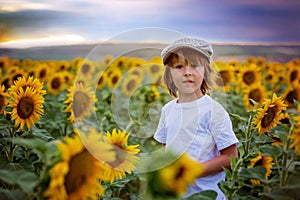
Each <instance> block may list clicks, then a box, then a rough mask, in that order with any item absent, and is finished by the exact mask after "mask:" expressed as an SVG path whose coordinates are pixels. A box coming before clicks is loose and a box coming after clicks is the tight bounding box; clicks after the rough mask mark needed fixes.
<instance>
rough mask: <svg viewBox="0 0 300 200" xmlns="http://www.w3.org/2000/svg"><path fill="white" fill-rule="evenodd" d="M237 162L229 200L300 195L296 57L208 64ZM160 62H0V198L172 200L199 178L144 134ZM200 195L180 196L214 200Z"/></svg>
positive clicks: (158, 88) (197, 169) (156, 110)
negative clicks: (226, 117)
mask: <svg viewBox="0 0 300 200" xmlns="http://www.w3.org/2000/svg"><path fill="white" fill-rule="evenodd" d="M213 65H214V67H215V69H216V70H217V71H218V73H219V75H220V79H219V81H218V82H217V86H216V88H215V89H214V90H213V91H211V92H210V94H209V95H211V96H212V97H213V98H215V99H216V100H217V101H219V102H220V103H221V104H222V105H223V106H224V108H225V109H226V110H227V111H228V112H229V113H230V117H231V120H232V122H233V129H234V131H235V134H236V136H237V137H238V139H239V141H240V144H239V146H238V150H239V156H238V158H237V159H232V160H231V169H224V170H225V173H226V180H225V181H222V182H220V183H219V187H220V189H221V190H222V191H223V192H224V194H225V195H226V197H227V199H229V200H231V199H299V198H300V181H299V180H300V159H299V158H300V104H299V102H300V59H298V58H295V59H292V60H289V61H287V62H273V61H267V60H266V59H265V58H263V57H252V56H249V57H248V58H246V59H244V60H242V61H237V60H231V61H226V62H225V61H215V62H214V63H213ZM163 70H164V67H163V65H162V61H161V59H160V57H157V56H153V57H151V58H150V59H141V58H138V57H127V56H120V57H113V56H111V55H107V56H105V57H104V58H103V59H101V60H96V61H95V60H91V59H85V58H81V57H77V58H75V59H73V60H31V59H10V58H8V57H1V58H0V74H1V78H0V146H1V149H0V150H1V152H0V199H115V200H117V199H133V200H134V199H182V194H184V193H185V191H186V186H187V185H188V184H191V183H193V181H194V180H195V178H196V177H198V176H200V175H201V173H202V172H203V167H202V165H201V163H197V162H193V161H192V160H191V159H190V158H189V157H188V156H187V155H182V156H180V157H179V158H178V157H177V156H176V155H173V154H172V153H171V152H164V150H163V148H162V146H161V144H158V143H157V142H156V141H155V140H154V139H153V138H152V136H153V134H154V131H155V129H156V126H157V123H158V121H159V116H160V110H161V108H162V106H163V105H164V104H165V103H167V102H168V101H170V100H171V97H170V95H169V94H168V91H167V89H166V87H165V85H164V83H163V80H162V77H163ZM215 198H216V192H214V191H209V190H208V191H203V192H200V193H198V194H195V195H193V196H191V197H189V199H215Z"/></svg>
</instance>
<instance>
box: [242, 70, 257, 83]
mask: <svg viewBox="0 0 300 200" xmlns="http://www.w3.org/2000/svg"><path fill="white" fill-rule="evenodd" d="M243 81H244V83H246V84H247V85H251V84H252V83H254V81H255V75H254V74H253V72H246V73H245V74H244V76H243Z"/></svg>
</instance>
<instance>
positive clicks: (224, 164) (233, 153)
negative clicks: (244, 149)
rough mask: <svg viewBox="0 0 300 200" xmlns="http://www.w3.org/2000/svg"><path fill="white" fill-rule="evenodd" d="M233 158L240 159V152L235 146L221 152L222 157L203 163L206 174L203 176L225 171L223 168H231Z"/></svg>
mask: <svg viewBox="0 0 300 200" xmlns="http://www.w3.org/2000/svg"><path fill="white" fill-rule="evenodd" d="M231 157H234V158H237V157H238V151H237V148H236V145H234V144H233V145H231V146H229V147H227V148H225V149H223V150H221V155H220V156H218V157H215V158H213V159H211V160H209V161H206V162H204V163H202V164H203V165H204V173H203V174H202V176H208V175H212V174H215V173H217V172H221V171H223V168H229V167H230V158H231Z"/></svg>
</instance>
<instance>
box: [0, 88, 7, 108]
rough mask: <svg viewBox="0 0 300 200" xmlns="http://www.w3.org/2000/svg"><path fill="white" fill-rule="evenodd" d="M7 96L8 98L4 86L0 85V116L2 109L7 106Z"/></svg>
mask: <svg viewBox="0 0 300 200" xmlns="http://www.w3.org/2000/svg"><path fill="white" fill-rule="evenodd" d="M7 96H8V94H7V93H6V92H5V87H4V85H1V86H0V114H1V113H2V111H3V108H4V107H5V106H6V104H7Z"/></svg>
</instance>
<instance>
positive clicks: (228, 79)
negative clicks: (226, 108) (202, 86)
mask: <svg viewBox="0 0 300 200" xmlns="http://www.w3.org/2000/svg"><path fill="white" fill-rule="evenodd" d="M218 73H219V74H220V79H219V80H218V81H217V85H218V86H219V87H220V88H223V87H224V89H225V91H226V92H228V91H230V90H231V89H232V86H231V85H230V84H233V83H234V82H235V73H234V68H233V66H231V65H227V64H222V65H219V69H218Z"/></svg>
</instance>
